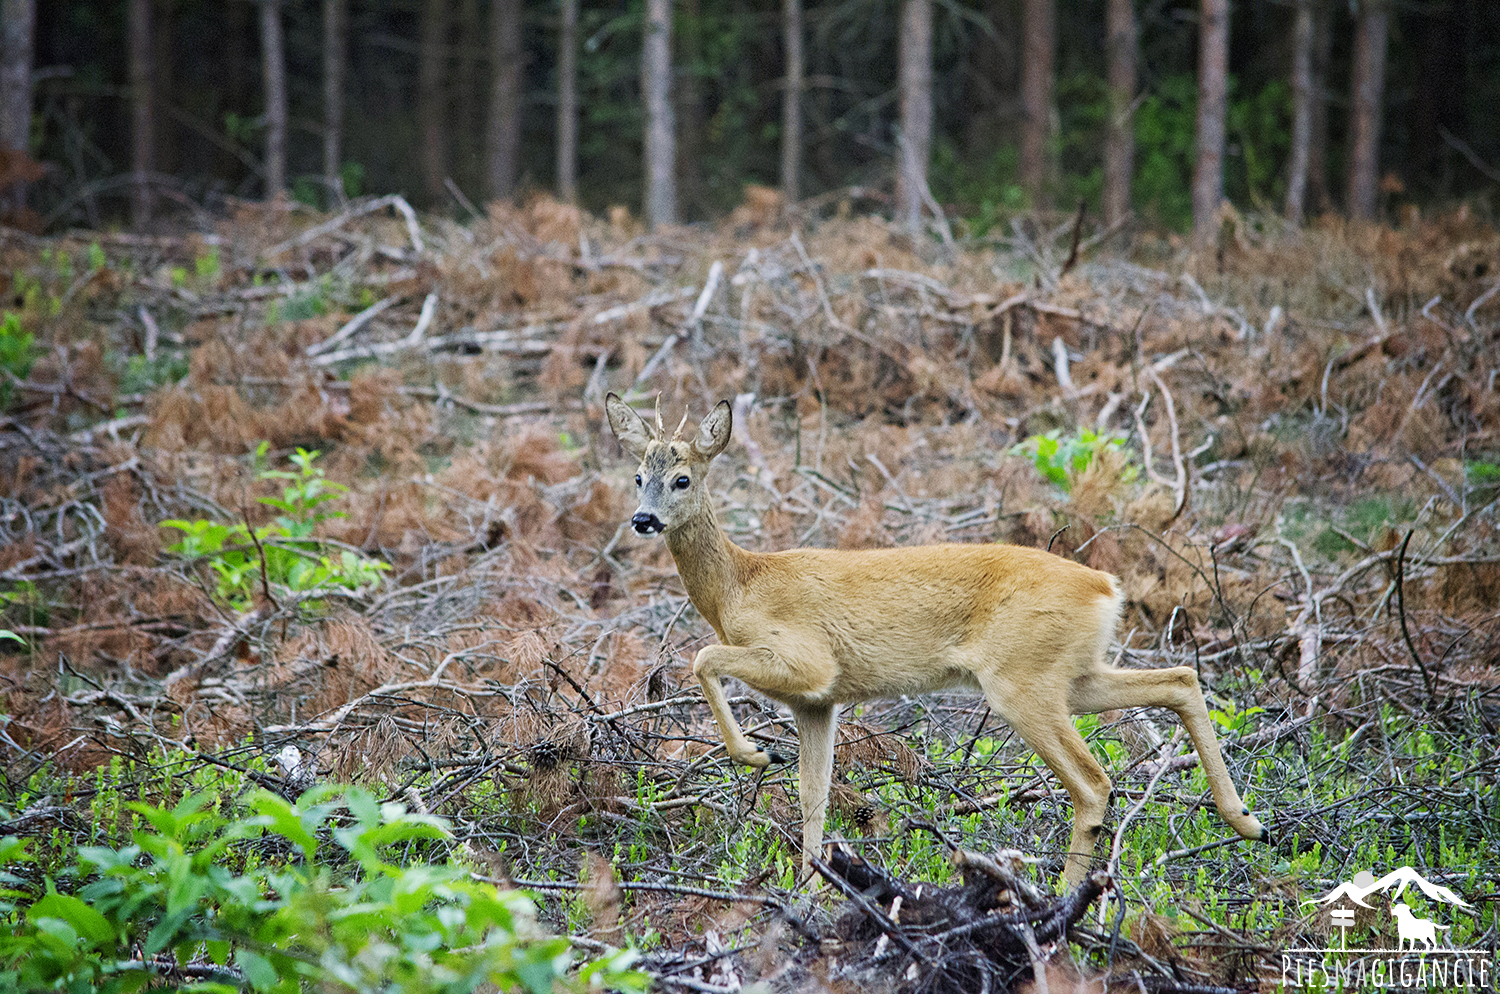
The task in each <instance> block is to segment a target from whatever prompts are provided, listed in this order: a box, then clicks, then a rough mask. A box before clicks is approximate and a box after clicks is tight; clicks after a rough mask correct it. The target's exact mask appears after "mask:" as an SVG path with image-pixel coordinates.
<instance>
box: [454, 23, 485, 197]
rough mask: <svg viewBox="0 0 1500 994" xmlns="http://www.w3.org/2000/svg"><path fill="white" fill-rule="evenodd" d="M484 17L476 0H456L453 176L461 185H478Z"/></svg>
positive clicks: (480, 156)
mask: <svg viewBox="0 0 1500 994" xmlns="http://www.w3.org/2000/svg"><path fill="white" fill-rule="evenodd" d="M483 37H484V19H483V17H482V16H481V15H480V12H479V0H459V2H458V41H457V50H456V52H455V59H456V60H457V62H458V65H457V68H456V69H455V71H454V87H453V89H454V93H455V100H454V105H455V106H454V111H453V122H454V123H453V135H452V138H453V140H452V142H451V144H452V147H453V179H454V182H456V183H457V184H458V185H459V187H461V188H463V189H478V188H479V183H478V180H479V177H480V176H481V175H482V173H481V162H482V161H483V156H484V151H483V148H482V145H483V142H484V121H483V120H481V119H480V116H479V114H480V112H479V107H480V93H481V92H482V87H483V84H482V83H480V81H479V80H480V68H479V67H480V65H481V64H482V60H481V56H482V55H483V54H484V46H483V45H482V44H480V39H482V38H483Z"/></svg>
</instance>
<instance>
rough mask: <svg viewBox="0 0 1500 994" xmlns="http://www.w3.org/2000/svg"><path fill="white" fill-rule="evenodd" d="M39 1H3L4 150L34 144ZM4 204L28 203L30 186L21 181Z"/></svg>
mask: <svg viewBox="0 0 1500 994" xmlns="http://www.w3.org/2000/svg"><path fill="white" fill-rule="evenodd" d="M35 45H36V2H35V0H3V3H0V151H4V150H6V149H9V150H12V151H20V152H26V151H28V150H29V149H30V145H31V101H32V92H31V66H32V63H33V61H34V59H35V51H36V49H35ZM5 199H6V200H8V201H9V203H8V204H0V207H6V206H8V207H10V208H12V209H19V208H21V207H24V206H25V204H26V187H25V185H24V184H17V185H16V187H15V188H13V189H12V191H11V192H10V194H9V195H8V196H7V197H6V198H5Z"/></svg>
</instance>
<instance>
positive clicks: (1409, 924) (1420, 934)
mask: <svg viewBox="0 0 1500 994" xmlns="http://www.w3.org/2000/svg"><path fill="white" fill-rule="evenodd" d="M1391 914H1392V915H1394V916H1395V918H1396V933H1397V936H1398V941H1397V948H1398V949H1405V948H1406V942H1407V940H1411V948H1412V949H1415V948H1417V942H1418V941H1419V940H1420V941H1421V942H1424V943H1426V945H1427V948H1428V949H1436V948H1437V929H1442V930H1443V931H1445V932H1446V931H1447V930H1448V926H1447V925H1438V924H1437V923H1435V922H1432V921H1429V920H1427V919H1426V918H1418V917H1417V916H1416V915H1414V914H1412V913H1411V908H1410V907H1408V906H1407V904H1406V902H1404V901H1398V902H1397V903H1395V904H1393V905H1391Z"/></svg>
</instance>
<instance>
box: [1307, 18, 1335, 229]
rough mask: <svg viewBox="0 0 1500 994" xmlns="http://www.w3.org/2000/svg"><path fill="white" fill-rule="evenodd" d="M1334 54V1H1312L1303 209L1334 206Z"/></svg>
mask: <svg viewBox="0 0 1500 994" xmlns="http://www.w3.org/2000/svg"><path fill="white" fill-rule="evenodd" d="M1332 57H1333V11H1332V9H1331V5H1329V4H1327V3H1324V2H1322V0H1315V2H1314V4H1313V52H1312V89H1313V94H1314V100H1313V105H1312V126H1311V133H1310V134H1309V135H1308V138H1307V198H1306V199H1307V202H1306V203H1305V204H1304V205H1303V212H1304V213H1309V212H1311V213H1323V212H1325V211H1327V210H1329V208H1330V207H1331V206H1332V202H1333V198H1332V197H1330V196H1329V193H1328V65H1329V61H1330V60H1331V59H1332Z"/></svg>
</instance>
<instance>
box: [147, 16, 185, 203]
mask: <svg viewBox="0 0 1500 994" xmlns="http://www.w3.org/2000/svg"><path fill="white" fill-rule="evenodd" d="M152 2H153V3H154V4H155V6H154V7H153V9H152V12H151V48H152V52H151V122H152V125H153V126H154V127H155V129H156V130H155V131H153V132H152V136H151V168H152V169H153V170H155V171H156V172H157V173H161V174H165V175H168V176H170V175H172V174H173V173H175V172H177V168H178V165H177V129H176V128H175V127H173V121H172V119H171V117H170V116H168V115H167V113H166V108H168V107H170V106H172V80H173V74H172V62H173V55H174V54H175V53H176V52H177V46H176V45H175V44H174V43H173V38H172V7H173V4H172V3H171V2H170V0H152Z"/></svg>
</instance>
